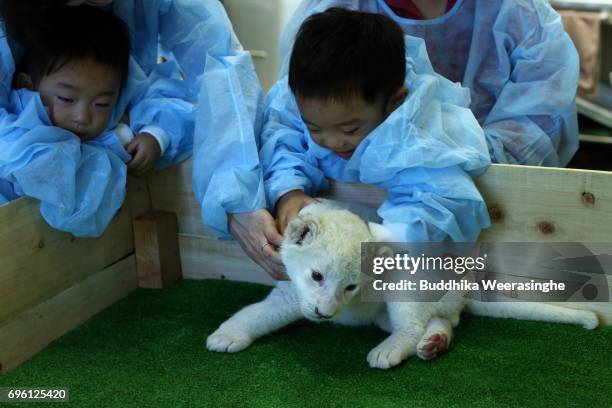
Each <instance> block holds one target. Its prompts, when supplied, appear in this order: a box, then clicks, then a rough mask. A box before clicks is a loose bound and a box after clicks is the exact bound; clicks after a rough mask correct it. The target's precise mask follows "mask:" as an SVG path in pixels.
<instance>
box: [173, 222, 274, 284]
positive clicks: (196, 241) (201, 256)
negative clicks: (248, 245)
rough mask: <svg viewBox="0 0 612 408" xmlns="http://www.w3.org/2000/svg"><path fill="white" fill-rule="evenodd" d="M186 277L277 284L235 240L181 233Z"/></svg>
mask: <svg viewBox="0 0 612 408" xmlns="http://www.w3.org/2000/svg"><path fill="white" fill-rule="evenodd" d="M179 242H180V247H181V263H182V265H183V276H184V278H185V279H228V280H235V281H243V282H255V283H261V284H264V285H274V283H275V281H274V280H273V279H272V278H271V277H270V276H269V275H268V274H267V273H266V272H265V271H264V270H263V269H262V268H261V267H260V266H259V265H257V264H256V263H255V262H253V261H252V260H251V259H250V258H249V257H248V256H247V255H246V254H245V253H244V251H243V250H242V249H241V248H240V246H239V245H238V244H237V243H236V242H234V241H221V240H218V239H215V238H210V237H202V236H197V235H185V234H180V235H179Z"/></svg>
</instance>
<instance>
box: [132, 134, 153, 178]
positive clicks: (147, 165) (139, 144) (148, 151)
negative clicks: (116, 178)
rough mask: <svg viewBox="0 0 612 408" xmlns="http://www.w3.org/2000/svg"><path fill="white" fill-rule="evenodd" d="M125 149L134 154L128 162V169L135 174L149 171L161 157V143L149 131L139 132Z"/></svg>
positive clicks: (140, 174) (138, 174) (139, 174)
mask: <svg viewBox="0 0 612 408" xmlns="http://www.w3.org/2000/svg"><path fill="white" fill-rule="evenodd" d="M125 149H126V150H127V152H128V153H129V154H131V155H132V160H130V162H129V163H128V164H127V166H128V170H129V171H130V172H131V173H132V174H134V175H135V176H142V175H144V174H146V173H148V172H149V171H150V170H151V169H153V166H155V163H157V161H158V160H159V158H160V157H161V149H160V147H159V143H158V142H157V139H155V138H154V137H153V136H151V135H150V134H149V133H139V134H138V135H136V137H135V138H134V140H132V141H131V142H130V143H128V144H127V145H126V146H125Z"/></svg>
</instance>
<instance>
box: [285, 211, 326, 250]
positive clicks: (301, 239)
mask: <svg viewBox="0 0 612 408" xmlns="http://www.w3.org/2000/svg"><path fill="white" fill-rule="evenodd" d="M318 233H319V222H318V221H317V220H316V219H315V218H313V217H311V216H308V215H306V216H304V215H300V216H297V217H295V218H294V219H293V221H291V222H290V223H289V225H288V226H287V231H286V234H287V235H288V236H289V239H290V240H291V243H293V244H295V245H308V244H310V243H311V242H312V241H314V240H315V238H316V237H317V235H318Z"/></svg>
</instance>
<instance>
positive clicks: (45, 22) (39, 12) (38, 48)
mask: <svg viewBox="0 0 612 408" xmlns="http://www.w3.org/2000/svg"><path fill="white" fill-rule="evenodd" d="M21 2H23V3H21ZM17 3H19V4H21V5H17ZM28 3H37V5H36V6H35V5H32V4H30V5H31V6H32V9H31V10H33V11H32V12H31V13H30V14H23V13H26V5H27V4H28ZM64 3H65V0H42V1H39V2H35V1H34V2H33V1H32V0H17V1H14V0H5V1H4V3H2V7H3V8H2V12H3V16H4V18H5V21H6V26H7V32H8V35H9V36H11V37H12V38H14V39H15V40H16V41H17V42H18V43H20V44H21V45H22V46H23V48H24V50H25V57H24V60H23V62H22V66H21V67H20V68H23V70H24V71H25V72H27V73H28V74H29V75H30V76H31V77H32V80H33V81H34V83H37V82H38V81H39V80H40V79H41V78H42V77H44V76H46V75H49V74H51V73H53V72H55V71H57V70H58V69H60V68H61V67H63V66H64V65H65V64H66V63H68V62H70V61H74V60H78V59H85V58H93V59H94V60H95V61H96V62H98V63H100V64H103V65H106V66H108V67H109V68H111V69H114V70H116V71H117V72H118V73H119V74H120V76H121V80H122V82H124V81H125V79H126V78H127V75H128V66H129V58H130V33H129V31H128V28H127V26H126V24H125V23H124V22H123V20H121V19H120V18H119V17H117V16H116V15H115V14H113V13H112V12H110V11H106V10H104V9H102V8H99V7H91V6H86V5H82V6H65V5H64ZM26 16H29V17H26Z"/></svg>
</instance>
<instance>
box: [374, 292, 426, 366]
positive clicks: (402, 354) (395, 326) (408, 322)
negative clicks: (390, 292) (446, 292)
mask: <svg viewBox="0 0 612 408" xmlns="http://www.w3.org/2000/svg"><path fill="white" fill-rule="evenodd" d="M413 305H415V303H401V302H400V303H394V302H392V303H388V304H387V311H388V313H389V322H388V324H389V326H390V327H387V328H383V329H388V330H389V331H391V335H390V336H389V337H387V338H386V339H385V340H383V342H382V343H380V344H379V345H378V346H376V347H374V348H373V349H372V350H371V351H370V352H369V353H368V363H369V364H370V367H372V368H381V369H383V370H386V369H388V368H391V367H394V366H396V365H398V364H399V363H401V362H402V361H404V360H405V359H407V358H408V357H410V356H412V355H414V354H416V351H417V349H416V346H417V343H418V342H419V340H420V339H421V337H422V336H423V333H424V332H425V324H424V322H423V320H422V319H420V318H417V317H416V315H415V313H414V310H412V309H413V307H412V306H413Z"/></svg>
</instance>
